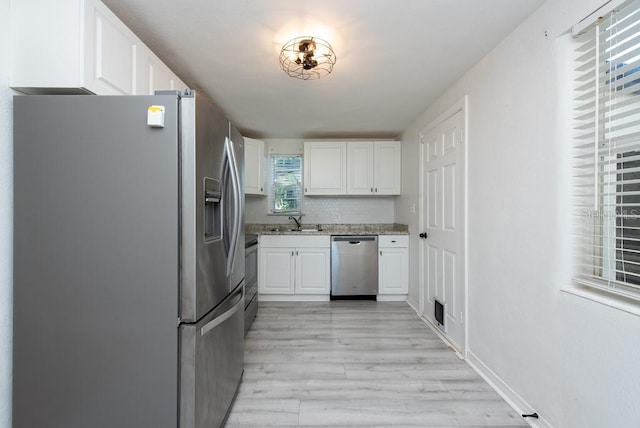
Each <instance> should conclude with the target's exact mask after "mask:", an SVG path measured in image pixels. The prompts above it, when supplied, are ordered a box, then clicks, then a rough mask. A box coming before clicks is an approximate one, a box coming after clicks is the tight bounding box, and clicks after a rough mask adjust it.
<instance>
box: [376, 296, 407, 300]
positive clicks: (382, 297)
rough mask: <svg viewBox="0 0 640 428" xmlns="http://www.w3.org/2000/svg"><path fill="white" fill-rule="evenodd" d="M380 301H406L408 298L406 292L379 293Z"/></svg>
mask: <svg viewBox="0 0 640 428" xmlns="http://www.w3.org/2000/svg"><path fill="white" fill-rule="evenodd" d="M376 300H377V301H378V302H404V301H406V300H407V295H406V294H378V295H377V296H376Z"/></svg>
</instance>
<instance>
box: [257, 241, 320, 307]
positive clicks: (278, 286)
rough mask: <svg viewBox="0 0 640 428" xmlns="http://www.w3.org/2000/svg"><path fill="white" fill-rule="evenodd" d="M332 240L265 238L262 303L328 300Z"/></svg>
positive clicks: (260, 288)
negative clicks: (270, 301)
mask: <svg viewBox="0 0 640 428" xmlns="http://www.w3.org/2000/svg"><path fill="white" fill-rule="evenodd" d="M329 248H330V242H329V236H309V235H296V236H291V235H263V236H262V237H261V238H260V248H259V253H260V256H259V257H260V264H259V267H258V291H259V292H260V296H261V297H260V298H261V299H263V300H329V291H330V279H331V276H330V274H331V270H330V269H331V267H330V261H331V258H330V251H329Z"/></svg>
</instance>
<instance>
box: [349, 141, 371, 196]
mask: <svg viewBox="0 0 640 428" xmlns="http://www.w3.org/2000/svg"><path fill="white" fill-rule="evenodd" d="M373 147H374V143H371V142H360V141H358V142H348V143H347V193H348V194H349V195H371V194H373V193H374V185H373V152H374V150H373Z"/></svg>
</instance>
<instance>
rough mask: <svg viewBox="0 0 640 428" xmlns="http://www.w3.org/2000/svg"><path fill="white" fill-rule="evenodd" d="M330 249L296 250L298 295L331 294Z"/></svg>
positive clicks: (296, 290)
mask: <svg viewBox="0 0 640 428" xmlns="http://www.w3.org/2000/svg"><path fill="white" fill-rule="evenodd" d="M329 260H330V257H329V249H328V248H299V249H297V250H296V281H295V284H296V286H295V292H296V294H329V291H330V289H329V285H330V282H329V278H330V276H329V275H330V267H329Z"/></svg>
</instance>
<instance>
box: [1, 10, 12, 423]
mask: <svg viewBox="0 0 640 428" xmlns="http://www.w3.org/2000/svg"><path fill="white" fill-rule="evenodd" d="M8 42H9V0H0V427H7V428H8V427H10V426H11V349H12V346H11V341H12V339H11V337H12V334H11V331H12V320H13V315H12V309H11V307H12V300H13V291H12V290H13V289H12V284H11V278H12V264H13V258H12V255H11V254H12V229H13V226H12V218H13V217H12V213H13V208H12V207H13V196H12V195H13V194H12V188H13V184H12V180H13V136H12V135H13V131H12V124H13V119H12V104H13V103H12V101H11V96H12V92H11V90H10V89H9V77H8V71H9V64H8V61H9V43H8Z"/></svg>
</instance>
